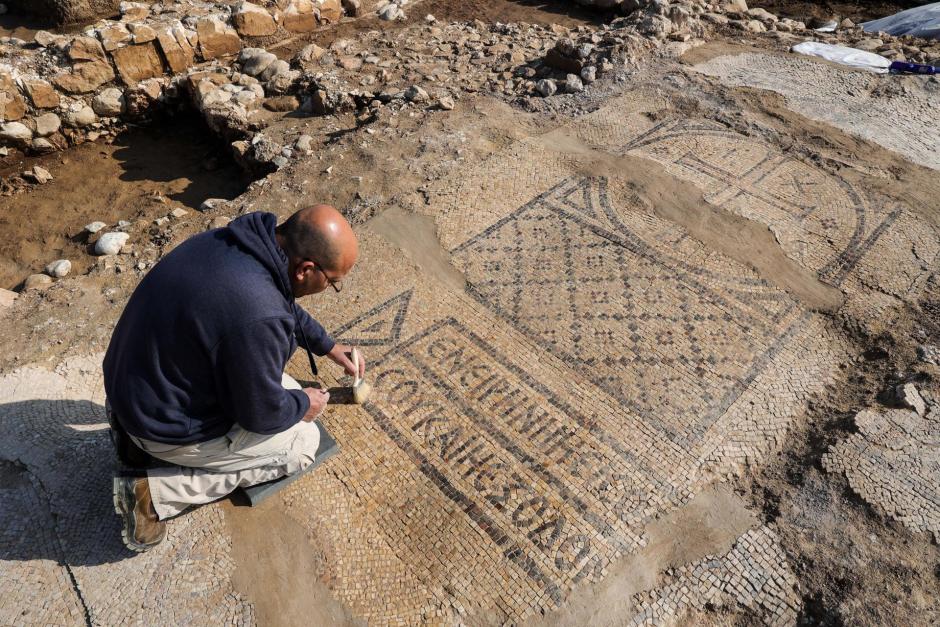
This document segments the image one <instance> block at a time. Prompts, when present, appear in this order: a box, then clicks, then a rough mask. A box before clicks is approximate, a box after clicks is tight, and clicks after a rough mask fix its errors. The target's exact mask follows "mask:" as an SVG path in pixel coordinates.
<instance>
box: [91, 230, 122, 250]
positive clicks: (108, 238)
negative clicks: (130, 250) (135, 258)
mask: <svg viewBox="0 0 940 627" xmlns="http://www.w3.org/2000/svg"><path fill="white" fill-rule="evenodd" d="M129 238H130V235H128V234H127V233H121V232H117V231H113V232H111V233H105V234H104V235H102V236H101V237H100V238H99V239H98V241H97V242H95V254H96V255H116V254H118V253H119V252H121V249H122V248H124V244H126V243H127V240H128V239H129Z"/></svg>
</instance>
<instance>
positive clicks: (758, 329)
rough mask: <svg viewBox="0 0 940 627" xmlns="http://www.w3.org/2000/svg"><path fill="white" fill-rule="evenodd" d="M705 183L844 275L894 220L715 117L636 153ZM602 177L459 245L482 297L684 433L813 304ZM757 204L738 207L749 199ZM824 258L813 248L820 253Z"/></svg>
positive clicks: (556, 190) (827, 271) (697, 435)
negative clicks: (818, 242)
mask: <svg viewBox="0 0 940 627" xmlns="http://www.w3.org/2000/svg"><path fill="white" fill-rule="evenodd" d="M627 151H628V152H630V151H633V152H634V153H635V154H638V155H642V156H644V157H647V158H651V159H655V160H658V161H660V162H661V163H663V164H664V167H665V169H667V170H668V171H669V172H670V173H672V174H674V175H676V176H680V177H682V178H685V179H687V180H690V181H692V182H694V183H696V184H697V185H698V186H700V187H701V188H702V189H703V190H704V191H705V195H706V199H708V200H709V201H710V202H712V203H714V204H717V205H719V206H721V207H723V208H725V209H726V210H728V211H732V212H734V213H738V214H743V215H745V217H749V218H752V219H755V220H760V221H762V222H765V223H768V224H769V225H770V226H771V228H773V229H774V231H775V234H777V235H778V238H783V240H786V239H787V238H788V237H790V238H792V239H794V240H798V241H801V242H805V241H807V240H809V239H812V238H820V237H821V238H823V239H824V240H825V243H824V244H823V245H822V246H815V247H814V250H815V251H819V250H822V251H823V253H824V257H820V258H810V257H808V256H806V255H802V256H801V254H800V246H797V247H795V248H793V247H791V250H787V246H786V245H785V244H786V242H785V241H782V242H781V245H782V246H783V247H784V250H785V252H787V254H788V255H790V256H791V257H792V258H794V259H798V260H800V262H801V263H804V264H805V265H807V266H808V267H811V268H812V269H814V270H816V271H817V273H818V275H819V276H820V277H824V278H826V279H827V280H828V282H830V283H832V284H836V285H838V283H839V281H840V280H841V279H842V278H843V277H844V276H845V273H846V272H847V271H848V270H849V269H851V267H852V266H854V264H855V262H857V260H858V259H859V258H860V257H861V255H862V254H864V252H865V251H866V250H868V248H870V246H871V245H872V243H873V242H874V241H875V239H876V238H877V237H878V235H880V233H881V232H882V230H883V229H884V228H885V227H886V226H887V225H888V224H890V223H891V222H892V221H893V219H894V218H895V217H896V215H889V214H882V215H880V216H875V215H874V212H872V211H871V210H870V209H869V208H868V207H867V206H866V205H865V203H863V202H862V200H861V198H860V197H859V195H858V194H856V193H855V192H854V191H853V190H852V189H851V188H850V187H849V186H848V185H847V184H844V182H841V181H838V180H837V179H835V182H834V178H833V177H832V176H830V175H828V174H825V173H822V172H820V171H818V170H815V169H812V168H809V167H808V166H805V165H804V164H802V163H799V162H796V161H791V160H789V159H787V158H783V157H780V156H778V155H775V154H773V153H771V152H770V151H769V149H768V148H767V147H766V146H765V145H763V144H761V143H759V142H755V141H750V140H745V139H744V138H742V137H741V136H740V135H737V134H734V133H730V132H728V131H725V130H722V129H720V127H719V128H717V129H716V128H715V127H714V126H707V127H702V126H689V125H686V126H683V125H681V124H671V125H660V126H659V127H656V128H655V129H653V130H652V131H650V132H648V133H646V134H644V135H643V136H641V137H640V138H638V139H637V140H636V141H634V142H632V143H631V145H630V146H629V147H628V149H627ZM608 187H609V183H608V181H607V179H606V178H604V177H588V178H578V177H572V178H568V179H565V180H563V181H561V182H560V183H558V184H557V185H555V186H554V187H552V188H551V189H549V190H547V191H546V192H544V193H542V194H540V195H538V196H537V197H535V198H534V199H533V200H532V201H530V202H528V203H527V204H525V205H524V206H522V207H520V208H519V209H518V210H516V211H514V212H512V213H511V214H510V215H508V216H506V217H505V218H503V219H501V220H499V221H498V222H496V223H495V224H492V225H491V226H489V227H488V228H486V229H484V230H483V231H482V232H480V233H478V234H477V235H475V236H473V237H471V238H470V239H468V240H466V241H465V242H463V243H462V244H460V245H458V246H457V247H455V248H454V249H453V250H452V251H451V257H452V260H453V262H454V263H455V265H456V266H457V267H458V269H460V270H461V272H462V273H463V274H464V275H465V276H466V278H467V281H468V283H469V286H470V287H469V291H470V293H471V294H472V295H473V296H474V297H476V298H477V299H478V300H479V301H480V302H481V303H482V304H484V305H485V306H487V307H489V308H490V309H492V310H494V311H495V312H497V313H498V314H499V315H500V316H501V317H503V318H505V319H506V320H508V321H510V322H511V323H512V324H513V325H515V326H516V327H517V328H519V329H520V330H522V331H523V332H524V333H526V334H527V335H528V336H529V337H531V338H532V339H533V340H535V341H536V342H538V343H539V344H540V345H541V346H542V347H544V348H545V350H548V351H550V352H552V353H553V354H556V355H559V356H560V357H561V358H562V359H564V360H565V361H566V362H568V363H569V364H570V365H572V366H573V367H574V368H575V369H576V370H577V371H579V372H581V373H582V374H583V376H584V377H585V378H587V379H588V380H589V381H591V382H592V383H593V384H595V385H597V386H598V387H600V388H601V389H603V390H605V391H606V392H608V393H609V394H611V395H612V396H613V397H615V398H617V399H619V400H620V401H622V402H623V403H624V404H625V405H626V406H628V407H630V408H631V409H632V410H633V411H634V412H635V413H636V414H637V415H639V416H641V417H642V418H643V419H644V420H645V421H646V422H647V423H648V424H650V425H651V426H654V427H656V428H658V429H660V430H661V431H662V433H663V434H664V435H665V436H666V437H668V438H670V439H672V440H673V441H674V442H676V443H680V444H686V445H691V444H694V443H696V442H698V441H700V440H701V438H702V437H703V436H704V435H705V433H706V432H707V430H708V428H709V427H710V426H711V425H712V424H713V423H714V422H715V421H716V420H717V419H718V418H719V417H720V416H721V415H722V414H723V413H724V412H725V411H726V410H727V408H728V407H729V406H730V405H731V404H732V403H733V402H734V400H735V399H736V398H737V397H738V396H739V395H740V394H741V392H742V391H743V390H744V389H745V388H746V387H747V385H748V384H749V383H750V382H751V381H753V379H754V377H755V376H756V375H757V374H758V373H759V372H760V370H761V368H762V367H763V366H764V365H765V364H766V363H768V362H769V361H770V359H772V358H773V356H774V355H775V354H776V352H777V351H778V350H780V348H781V347H782V346H783V344H784V343H785V342H786V340H787V339H788V338H789V337H791V336H792V335H793V334H794V333H796V332H797V331H798V330H799V328H800V325H801V321H802V320H803V319H804V318H803V317H804V315H805V313H806V312H805V311H804V310H803V309H802V307H801V306H800V305H799V304H798V303H797V302H796V301H795V300H793V299H792V298H791V297H790V296H789V295H788V294H787V293H786V292H784V291H783V290H781V289H779V288H777V287H776V286H773V285H771V284H769V283H767V282H765V281H763V280H762V279H761V278H760V277H759V276H757V275H756V274H755V273H754V272H752V271H751V270H750V269H749V268H747V267H745V266H744V265H742V264H739V263H736V262H734V261H732V260H730V259H728V258H727V257H724V256H723V255H721V254H720V253H718V252H715V251H714V250H711V249H708V248H706V247H705V246H704V245H702V244H700V243H699V242H697V241H696V240H694V239H693V238H691V237H690V236H688V235H687V234H686V233H685V231H683V230H682V229H680V228H679V227H678V226H677V225H675V224H673V223H671V222H669V221H667V220H662V219H660V218H658V217H656V216H652V215H650V214H649V212H648V211H645V210H643V209H642V207H641V206H639V203H638V202H634V201H633V199H632V198H631V195H630V194H629V193H619V194H618V196H617V197H616V198H615V199H612V198H611V197H610V193H609V190H608ZM742 207H743V208H745V209H746V210H741V208H742ZM814 254H815V253H814Z"/></svg>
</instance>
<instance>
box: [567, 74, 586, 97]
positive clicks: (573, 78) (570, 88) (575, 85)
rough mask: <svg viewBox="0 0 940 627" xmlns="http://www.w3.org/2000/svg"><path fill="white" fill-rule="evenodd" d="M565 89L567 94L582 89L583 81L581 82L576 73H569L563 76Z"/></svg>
mask: <svg viewBox="0 0 940 627" xmlns="http://www.w3.org/2000/svg"><path fill="white" fill-rule="evenodd" d="M565 91H566V92H568V93H569V94H576V93H578V92H579V91H584V83H582V82H581V78H580V77H579V76H578V75H577V74H569V75H568V76H566V77H565Z"/></svg>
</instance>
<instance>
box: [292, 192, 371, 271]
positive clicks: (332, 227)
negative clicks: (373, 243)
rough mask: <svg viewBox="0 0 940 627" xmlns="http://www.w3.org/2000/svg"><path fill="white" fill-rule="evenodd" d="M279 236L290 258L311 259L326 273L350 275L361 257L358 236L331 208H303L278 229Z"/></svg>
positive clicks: (319, 206) (316, 206) (337, 212)
mask: <svg viewBox="0 0 940 627" xmlns="http://www.w3.org/2000/svg"><path fill="white" fill-rule="evenodd" d="M277 233H278V235H280V236H281V238H282V241H281V245H282V247H283V248H284V252H286V253H287V254H288V256H290V257H296V258H300V259H312V260H313V261H316V262H317V263H319V264H321V265H322V266H323V267H324V269H326V270H334V271H336V272H343V273H345V272H348V271H349V269H350V268H352V266H353V264H354V263H356V259H357V257H358V256H359V244H358V242H357V241H356V234H355V233H353V230H352V227H351V226H349V222H347V221H346V218H344V217H343V215H342V214H341V213H340V212H339V211H337V210H336V209H335V208H334V207H331V206H330V205H314V206H313V207H307V208H306V209H301V210H300V211H298V212H297V213H295V214H294V215H292V216H291V217H289V218H288V219H287V220H286V221H284V223H283V224H281V225H280V226H278V227H277Z"/></svg>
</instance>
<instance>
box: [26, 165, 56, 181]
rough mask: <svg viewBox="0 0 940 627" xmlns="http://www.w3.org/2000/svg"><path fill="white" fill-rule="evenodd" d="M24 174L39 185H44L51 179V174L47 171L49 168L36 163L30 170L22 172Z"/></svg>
mask: <svg viewBox="0 0 940 627" xmlns="http://www.w3.org/2000/svg"><path fill="white" fill-rule="evenodd" d="M24 174H25V175H26V176H27V177H28V178H31V179H32V180H34V181H36V182H37V183H39V184H40V185H44V184H46V183H48V182H49V181H51V180H52V174H51V173H50V172H49V170H47V169H46V168H44V167H42V166H38V165H34V166H33V169H32V170H30V171H29V172H24Z"/></svg>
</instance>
